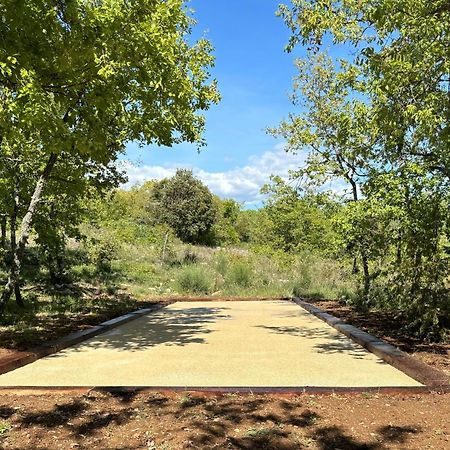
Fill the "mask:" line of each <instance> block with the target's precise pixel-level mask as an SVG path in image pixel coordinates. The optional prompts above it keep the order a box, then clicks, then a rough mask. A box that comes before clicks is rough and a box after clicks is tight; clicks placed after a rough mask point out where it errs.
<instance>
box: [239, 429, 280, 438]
mask: <svg viewBox="0 0 450 450" xmlns="http://www.w3.org/2000/svg"><path fill="white" fill-rule="evenodd" d="M274 431H275V430H274V429H273V428H266V427H261V428H250V429H248V430H247V431H246V433H245V436H247V437H250V438H256V439H263V438H268V437H270V436H271V435H272V434H274Z"/></svg>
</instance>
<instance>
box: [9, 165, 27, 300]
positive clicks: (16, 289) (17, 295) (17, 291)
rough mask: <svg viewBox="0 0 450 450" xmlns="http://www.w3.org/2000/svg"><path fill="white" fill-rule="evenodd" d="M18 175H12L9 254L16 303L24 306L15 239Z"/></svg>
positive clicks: (17, 212)
mask: <svg viewBox="0 0 450 450" xmlns="http://www.w3.org/2000/svg"><path fill="white" fill-rule="evenodd" d="M19 177H20V173H16V174H15V176H14V193H13V198H14V207H13V212H12V215H11V222H10V226H11V229H10V242H11V255H12V258H13V259H12V265H11V272H13V273H15V274H16V276H17V283H16V284H15V285H14V294H15V298H16V303H17V305H18V306H20V307H22V308H23V307H24V304H23V300H22V295H21V293H20V284H19V283H20V268H19V267H20V263H19V261H18V260H17V240H16V231H17V215H18V214H19V202H20V199H19Z"/></svg>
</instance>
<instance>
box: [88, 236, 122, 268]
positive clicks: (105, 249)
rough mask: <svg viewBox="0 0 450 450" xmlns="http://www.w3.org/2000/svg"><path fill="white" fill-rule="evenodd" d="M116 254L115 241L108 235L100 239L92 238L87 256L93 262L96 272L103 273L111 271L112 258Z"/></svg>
mask: <svg viewBox="0 0 450 450" xmlns="http://www.w3.org/2000/svg"><path fill="white" fill-rule="evenodd" d="M116 255H117V243H116V242H115V241H114V239H113V238H112V237H110V236H108V237H105V238H103V239H101V240H94V239H93V240H92V241H91V243H90V245H89V256H90V259H91V261H92V263H93V264H95V267H96V270H97V274H99V275H105V274H109V273H111V271H112V265H111V263H112V260H113V259H114V258H115V257H116Z"/></svg>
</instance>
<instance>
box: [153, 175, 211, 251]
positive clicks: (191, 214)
mask: <svg viewBox="0 0 450 450" xmlns="http://www.w3.org/2000/svg"><path fill="white" fill-rule="evenodd" d="M151 201H152V202H153V204H152V208H153V210H154V216H155V218H156V220H157V221H158V222H160V223H165V224H167V225H168V226H170V227H171V228H172V229H173V230H174V231H175V233H176V235H177V236H178V237H179V238H180V239H181V240H182V241H183V242H189V243H207V242H208V238H209V233H210V232H211V229H212V226H213V224H214V221H215V219H216V210H215V207H214V202H213V196H212V194H211V192H210V191H209V189H208V188H207V187H206V186H205V185H204V184H203V183H202V182H201V181H200V180H198V179H197V178H195V177H194V176H193V174H192V171H189V170H177V173H176V174H175V175H174V176H173V177H172V178H166V179H164V180H161V181H159V182H157V183H155V185H154V187H153V189H152V193H151Z"/></svg>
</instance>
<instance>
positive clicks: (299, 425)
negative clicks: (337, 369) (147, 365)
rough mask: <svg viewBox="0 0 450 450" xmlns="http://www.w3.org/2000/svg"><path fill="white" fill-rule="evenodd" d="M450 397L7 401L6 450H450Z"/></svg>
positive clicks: (158, 396) (0, 419)
mask: <svg viewBox="0 0 450 450" xmlns="http://www.w3.org/2000/svg"><path fill="white" fill-rule="evenodd" d="M449 417H450V394H426V395H414V396H411V395H409V396H404V395H392V394H390V395H382V394H376V395H371V394H358V395H328V396H326V395H314V396H313V395H299V396H279V395H247V396H245V395H230V394H226V395H225V394H224V395H197V394H195V395H194V394H193V395H191V396H190V395H187V394H175V393H171V394H164V393H140V394H127V395H111V394H102V393H91V394H88V395H85V396H75V397H74V396H70V395H63V394H52V395H37V396H13V395H8V394H5V395H2V397H1V399H0V430H2V429H3V430H4V431H3V433H2V432H1V431H0V448H2V449H20V450H42V449H121V450H131V449H134V450H138V449H154V450H156V449H165V450H169V449H277V450H288V449H289V450H290V449H292V450H293V449H306V448H308V449H322V450H324V449H334V450H338V449H341V450H344V449H345V450H347V449H354V450H356V449H358V450H362V449H369V450H382V449H420V450H422V449H440V450H445V449H448V448H450V424H449V420H448V418H449Z"/></svg>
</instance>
